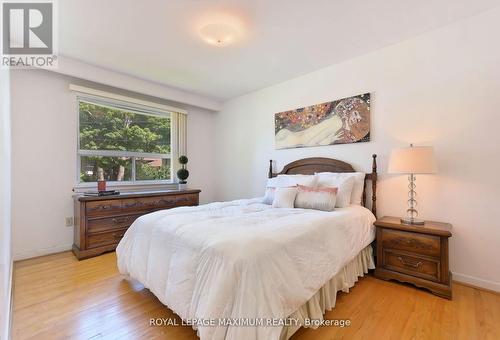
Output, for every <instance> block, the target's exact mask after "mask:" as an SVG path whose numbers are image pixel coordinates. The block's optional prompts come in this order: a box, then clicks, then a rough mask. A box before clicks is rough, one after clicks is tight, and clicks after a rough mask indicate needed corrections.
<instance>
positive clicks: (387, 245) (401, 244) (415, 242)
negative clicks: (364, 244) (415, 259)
mask: <svg viewBox="0 0 500 340" xmlns="http://www.w3.org/2000/svg"><path fill="white" fill-rule="evenodd" d="M381 241H382V246H383V248H384V249H397V250H404V251H408V252H411V253H417V254H421V255H428V256H434V257H440V256H441V242H440V238H439V237H438V236H434V235H426V234H417V233H411V232H406V231H400V230H392V229H382V240H381Z"/></svg>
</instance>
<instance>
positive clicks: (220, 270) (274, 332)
mask: <svg viewBox="0 0 500 340" xmlns="http://www.w3.org/2000/svg"><path fill="white" fill-rule="evenodd" d="M316 172H337V173H338V172H354V169H353V167H352V166H351V165H350V164H348V163H345V162H342V161H339V160H334V159H329V158H306V159H301V160H298V161H295V162H292V163H290V164H288V165H286V166H285V167H284V168H283V170H282V171H281V172H280V173H279V174H288V175H290V174H304V175H309V174H314V173H316ZM276 175H278V174H276V173H274V172H273V167H272V162H270V166H269V177H274V176H276ZM369 182H371V200H370V201H371V202H370V203H367V200H366V196H367V195H366V191H368V190H366V189H368V183H369ZM376 182H377V168H376V155H373V166H372V173H371V174H366V176H365V185H364V186H365V190H364V191H363V205H364V206H367V205H368V206H369V209H368V208H366V207H364V206H361V205H351V206H349V207H346V208H342V209H336V210H334V211H333V212H324V211H318V210H311V209H296V208H293V209H288V208H284V209H277V208H272V207H271V206H269V205H266V204H263V203H262V199H261V198H254V199H245V200H236V201H231V202H216V203H210V204H206V205H201V206H198V207H180V208H175V209H170V210H163V211H157V212H154V213H151V214H148V215H144V216H142V217H140V218H139V219H137V220H136V221H135V222H134V223H133V224H132V226H131V227H130V228H129V229H128V231H127V233H126V234H125V235H124V237H123V239H122V240H121V242H120V244H119V245H118V247H117V249H116V253H117V259H118V267H119V270H120V272H121V273H122V274H124V275H126V276H128V277H130V278H132V279H135V280H138V281H139V282H141V283H142V284H143V285H144V286H145V287H146V288H148V289H149V290H150V291H151V292H152V293H153V294H155V295H156V296H157V297H158V299H159V300H160V301H161V302H162V303H163V304H165V305H166V306H168V307H169V308H170V309H172V310H173V311H174V312H175V313H176V314H178V315H179V316H180V317H181V318H182V319H183V321H184V322H185V323H187V324H189V325H191V326H192V327H193V328H194V329H196V330H197V332H198V335H199V337H200V338H201V339H202V340H205V339H226V340H230V339H288V338H290V337H291V336H292V335H293V333H294V332H296V331H297V330H298V329H299V328H300V327H301V326H306V327H317V326H318V325H319V324H320V322H321V320H322V319H323V314H324V313H325V311H326V310H330V309H332V308H333V307H334V306H335V298H336V294H337V292H338V291H345V292H347V291H348V290H349V288H351V287H352V286H353V285H354V283H355V282H356V281H357V280H358V277H360V276H363V275H364V274H365V273H367V272H368V269H372V268H374V263H373V255H372V249H371V246H370V243H371V242H372V241H373V239H374V236H375V233H374V230H373V222H374V220H375V215H376ZM311 321H314V322H311Z"/></svg>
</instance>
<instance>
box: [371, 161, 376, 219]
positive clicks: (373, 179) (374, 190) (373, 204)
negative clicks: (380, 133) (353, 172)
mask: <svg viewBox="0 0 500 340" xmlns="http://www.w3.org/2000/svg"><path fill="white" fill-rule="evenodd" d="M372 158H373V162H372V176H371V179H372V213H373V215H375V217H377V155H376V154H373V155H372Z"/></svg>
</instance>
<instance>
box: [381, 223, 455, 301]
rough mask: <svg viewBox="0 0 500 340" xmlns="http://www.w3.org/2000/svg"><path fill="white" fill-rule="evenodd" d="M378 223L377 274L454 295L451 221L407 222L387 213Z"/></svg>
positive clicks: (441, 294)
mask: <svg viewBox="0 0 500 340" xmlns="http://www.w3.org/2000/svg"><path fill="white" fill-rule="evenodd" d="M375 226H376V227H377V268H376V269H375V276H376V277H377V278H380V279H384V280H390V279H394V280H398V281H401V282H407V283H412V284H414V285H416V286H419V287H422V288H426V289H428V290H430V291H431V292H432V293H434V294H436V295H439V296H441V297H445V298H448V299H451V273H450V270H449V263H448V239H449V238H450V237H451V224H449V223H440V222H432V221H426V222H425V225H423V226H418V225H406V224H401V222H400V219H399V218H397V217H383V218H381V219H378V220H377V221H376V222H375Z"/></svg>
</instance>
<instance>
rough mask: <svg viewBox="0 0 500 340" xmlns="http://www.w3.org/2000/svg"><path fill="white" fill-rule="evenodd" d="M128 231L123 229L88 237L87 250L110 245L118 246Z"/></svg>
mask: <svg viewBox="0 0 500 340" xmlns="http://www.w3.org/2000/svg"><path fill="white" fill-rule="evenodd" d="M126 231H127V229H121V230H117V231H113V232H109V233H101V234H89V235H87V248H97V247H101V246H106V245H110V244H118V243H119V242H120V240H121V239H122V237H123V235H125V232H126Z"/></svg>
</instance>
